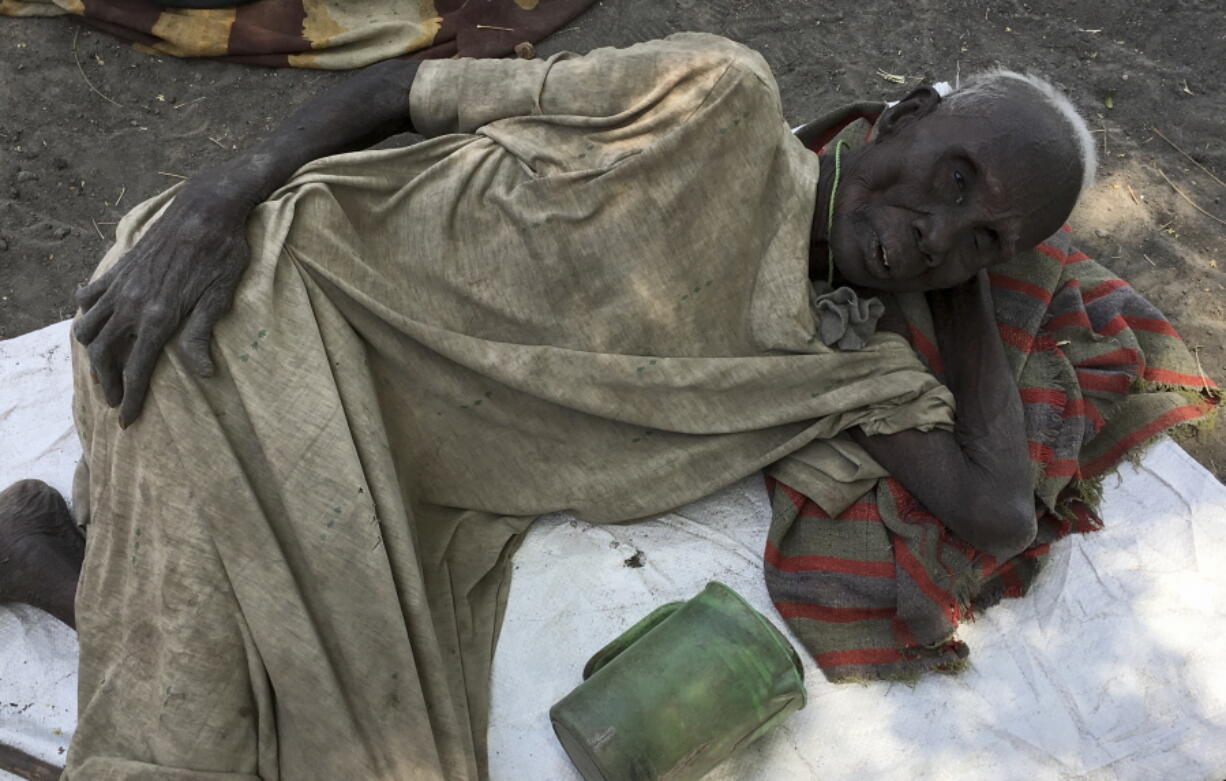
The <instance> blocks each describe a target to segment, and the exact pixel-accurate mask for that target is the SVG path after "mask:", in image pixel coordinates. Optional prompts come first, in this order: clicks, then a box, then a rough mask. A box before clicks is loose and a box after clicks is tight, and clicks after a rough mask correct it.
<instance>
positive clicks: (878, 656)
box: [813, 648, 902, 669]
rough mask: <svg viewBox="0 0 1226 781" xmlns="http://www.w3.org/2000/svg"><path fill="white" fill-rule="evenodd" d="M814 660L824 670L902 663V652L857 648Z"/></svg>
mask: <svg viewBox="0 0 1226 781" xmlns="http://www.w3.org/2000/svg"><path fill="white" fill-rule="evenodd" d="M813 660H814V661H815V662H817V664H818V666H820V667H822V668H823V669H827V668H830V667H846V666H848V665H853V664H889V663H890V662H901V661H902V652H901V651H899V650H898V649H897V648H857V649H855V650H853V651H827V652H825V653H822V654H817V655H816V656H814V657H813Z"/></svg>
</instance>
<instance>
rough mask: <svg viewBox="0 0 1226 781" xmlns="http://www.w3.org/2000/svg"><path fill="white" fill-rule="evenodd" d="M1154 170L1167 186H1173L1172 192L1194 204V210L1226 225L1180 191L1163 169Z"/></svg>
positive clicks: (1224, 221) (1225, 223)
mask: <svg viewBox="0 0 1226 781" xmlns="http://www.w3.org/2000/svg"><path fill="white" fill-rule="evenodd" d="M1154 170H1155V171H1157V172H1158V175H1159V176H1161V177H1162V178H1163V179H1165V180H1166V183H1167V184H1169V185H1170V186H1171V189H1172V190H1174V191H1175V192H1176V193H1178V194H1179V197H1180V198H1183V199H1184V200H1185V201H1187V202H1188V203H1190V204H1192V207H1193V208H1195V209H1196V210H1197V211H1198V212H1200V213H1201V214H1203V215H1205V216H1206V217H1208V218H1209V219H1211V220H1216V221H1217V222H1220V223H1221V224H1223V225H1226V220H1223V219H1222V218H1221V217H1218V216H1217V215H1215V214H1211V213H1209V212H1207V211H1205V210H1204V209H1202V208H1201V207H1200V204H1199V203H1197V202H1196V201H1194V200H1192V199H1191V198H1189V197H1188V196H1187V195H1186V194H1185V193H1184V191H1183V190H1180V189H1179V188H1178V187H1176V186H1175V183H1174V182H1172V181H1171V178H1170V177H1169V176H1167V175H1166V173H1165V172H1163V170H1162V169H1161V168H1157V167H1155V168H1154Z"/></svg>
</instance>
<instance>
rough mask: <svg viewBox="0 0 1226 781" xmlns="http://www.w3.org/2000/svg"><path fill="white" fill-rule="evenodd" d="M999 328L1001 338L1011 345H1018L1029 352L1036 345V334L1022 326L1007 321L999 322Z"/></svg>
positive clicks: (1020, 348) (1023, 350) (1025, 351)
mask: <svg viewBox="0 0 1226 781" xmlns="http://www.w3.org/2000/svg"><path fill="white" fill-rule="evenodd" d="M996 326H997V330H999V331H1000V339H1001V341H1002V342H1004V343H1005V344H1007V345H1010V346H1011V347H1016V348H1017V349H1019V350H1021V351H1022V352H1024V353H1026V354H1029V353H1030V351H1031V348H1033V347H1034V339H1035V337H1034V335H1033V334H1031V333H1029V332H1028V331H1024V330H1022V329H1021V328H1016V327H1014V326H1011V325H1009V324H1007V323H997V324H996Z"/></svg>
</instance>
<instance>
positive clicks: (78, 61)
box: [72, 27, 124, 108]
mask: <svg viewBox="0 0 1226 781" xmlns="http://www.w3.org/2000/svg"><path fill="white" fill-rule="evenodd" d="M80 37H81V28H80V27H78V28H77V31H76V32H75V33H73V34H72V59H73V61H74V62H75V63H76V64H77V72H78V73H80V74H81V78H82V79H84V80H85V86H87V87H89V88H90V89H91V90H93V91H94V94H95V95H97V96H98V97H100V98H102V99H103V100H105V101H106V102H107V103H111V104H113V105H116V106H119V107H120V108H123V107H124V105H123V104H122V103H118V102H116V101H114V100H111V99H110V98H108V97H107V96H106V95H103V94H102V92H101V91H100V90H99V89H98V88H97V87H95V86H94V83H93V82H92V81H90V80H89V76H86V75H85V69H84V68H82V67H81V58H80V57H78V56H77V38H80Z"/></svg>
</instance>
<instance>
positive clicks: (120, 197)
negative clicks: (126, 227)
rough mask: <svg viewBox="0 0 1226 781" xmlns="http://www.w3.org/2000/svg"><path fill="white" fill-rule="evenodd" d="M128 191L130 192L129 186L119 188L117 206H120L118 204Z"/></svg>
mask: <svg viewBox="0 0 1226 781" xmlns="http://www.w3.org/2000/svg"><path fill="white" fill-rule="evenodd" d="M126 192H128V188H127V187H120V188H119V197H118V198H116V199H115V205H116V206H118V205H119V202H120V201H122V200H123V196H124V194H125V193H126Z"/></svg>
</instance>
